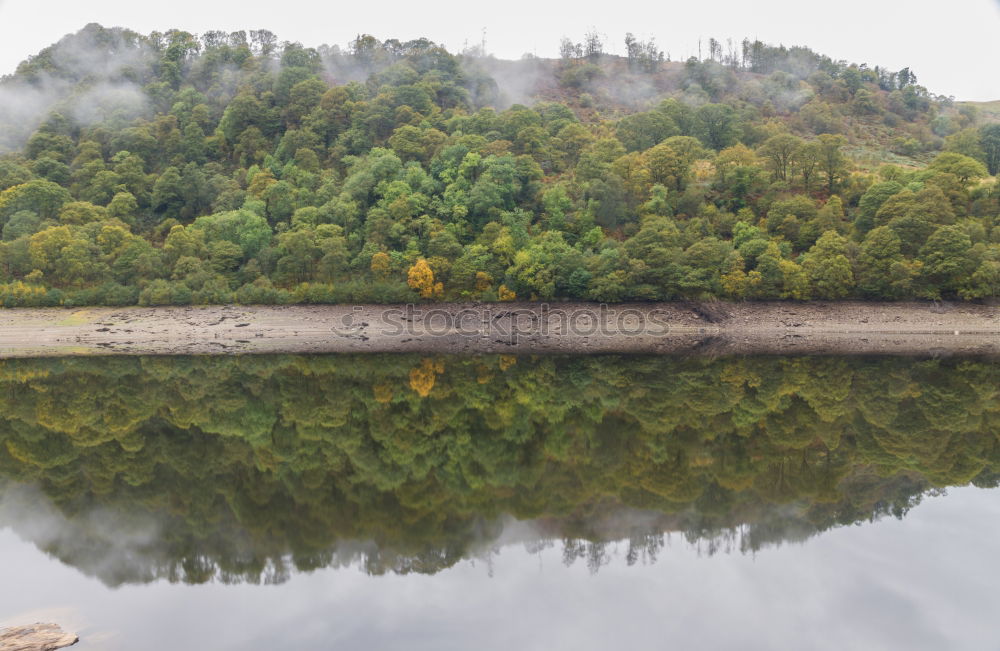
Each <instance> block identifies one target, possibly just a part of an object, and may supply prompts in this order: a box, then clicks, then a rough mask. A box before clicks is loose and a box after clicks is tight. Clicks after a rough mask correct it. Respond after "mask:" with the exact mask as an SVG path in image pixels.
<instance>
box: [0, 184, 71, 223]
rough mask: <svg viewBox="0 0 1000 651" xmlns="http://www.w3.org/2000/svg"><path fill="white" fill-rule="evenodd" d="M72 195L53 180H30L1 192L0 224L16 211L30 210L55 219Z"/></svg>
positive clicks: (41, 216) (5, 221)
mask: <svg viewBox="0 0 1000 651" xmlns="http://www.w3.org/2000/svg"><path fill="white" fill-rule="evenodd" d="M71 199H72V195H70V193H69V192H68V191H67V190H66V189H65V188H62V187H60V186H58V185H56V184H55V183H53V182H51V181H40V180H34V181H28V182H27V183H22V184H20V185H15V186H12V187H10V188H7V189H6V190H4V191H3V192H0V225H3V224H6V223H7V220H8V219H10V217H11V216H12V215H14V213H17V212H20V211H22V210H30V211H31V212H33V213H35V214H36V215H38V216H39V217H40V218H42V219H53V218H55V217H56V215H58V214H59V210H60V209H61V208H62V206H63V204H65V203H67V202H69V201H70V200H71Z"/></svg>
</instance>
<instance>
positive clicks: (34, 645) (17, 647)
mask: <svg viewBox="0 0 1000 651" xmlns="http://www.w3.org/2000/svg"><path fill="white" fill-rule="evenodd" d="M79 641H80V638H78V637H77V636H75V635H72V634H70V633H64V632H63V630H62V629H61V628H59V626H58V625H56V624H41V623H37V624H29V625H28V626H13V627H11V628H0V651H53V650H54V649H62V648H63V647H67V646H73V645H74V644H76V643H77V642H79Z"/></svg>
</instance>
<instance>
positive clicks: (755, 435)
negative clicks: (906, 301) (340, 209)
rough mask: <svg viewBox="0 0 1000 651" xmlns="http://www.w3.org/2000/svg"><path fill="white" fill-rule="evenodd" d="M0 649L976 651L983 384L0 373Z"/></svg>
mask: <svg viewBox="0 0 1000 651" xmlns="http://www.w3.org/2000/svg"><path fill="white" fill-rule="evenodd" d="M0 418H2V421H0V623H2V622H8V623H10V622H17V623H25V622H26V621H35V620H51V621H58V622H59V623H61V624H63V625H64V627H66V628H70V629H73V630H75V631H77V632H79V633H80V635H81V637H82V639H83V642H82V644H81V645H80V647H78V648H81V649H136V648H142V649H152V650H159V649H164V650H166V649H182V648H183V649H274V648H290V649H291V648H294V649H330V648H337V649H353V648H385V649H468V648H479V649H574V650H577V649H606V648H639V647H642V648H662V647H672V648H686V649H699V648H705V649H713V648H720V647H725V646H731V647H737V646H738V647H740V648H761V649H769V648H829V649H844V648H867V649H882V648H884V649H896V648H900V649H903V648H905V649H914V648H927V649H941V648H960V649H964V648H968V649H984V648H986V649H1000V634H998V633H997V624H996V616H995V613H996V612H998V611H1000V592H998V591H997V590H996V589H995V579H994V577H995V576H996V574H997V570H998V569H1000V568H998V563H997V560H996V559H997V557H998V551H1000V542H997V541H1000V494H998V493H997V491H996V490H995V489H994V487H995V486H996V485H998V483H1000V365H998V364H997V363H996V362H995V361H988V360H960V359H923V360H917V359H903V358H891V359H888V358H886V359H882V358H879V359H859V358H851V359H846V358H781V357H766V358H722V359H679V358H662V357H661V358H651V357H543V358H530V357H517V358H515V357H465V358H457V357H455V358H452V357H435V358H422V357H409V356H358V357H349V356H323V357H302V356H274V357H238V358H236V357H227V358H210V357H193V358H122V357H119V358H103V359H84V358H75V359H53V360H13V361H6V362H0Z"/></svg>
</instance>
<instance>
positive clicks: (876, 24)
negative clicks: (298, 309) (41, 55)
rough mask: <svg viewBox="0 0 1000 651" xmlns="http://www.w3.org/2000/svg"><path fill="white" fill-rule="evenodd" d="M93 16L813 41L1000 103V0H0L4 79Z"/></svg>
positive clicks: (490, 41)
mask: <svg viewBox="0 0 1000 651" xmlns="http://www.w3.org/2000/svg"><path fill="white" fill-rule="evenodd" d="M89 22H98V23H101V24H102V25H105V26H109V27H110V26H123V27H129V28H132V29H134V30H137V31H140V32H143V33H148V32H150V31H153V30H160V31H164V30H167V29H170V28H180V29H185V30H188V31H191V32H196V33H201V32H204V31H206V30H210V29H222V30H226V31H232V30H238V29H258V28H266V29H270V30H271V31H272V32H274V33H276V34H277V35H278V37H279V38H280V39H282V40H291V41H300V42H301V43H303V44H304V45H308V46H315V45H319V44H321V43H329V44H341V45H342V44H345V43H347V42H348V41H349V40H350V39H352V38H353V37H354V36H355V35H356V34H357V33H359V32H368V33H371V34H374V35H375V36H377V37H379V38H382V39H385V38H399V39H400V40H405V39H410V38H416V37H420V36H426V37H427V38H430V39H431V40H434V41H437V42H439V43H442V44H444V45H446V46H447V47H448V48H449V49H451V50H452V51H456V50H460V49H461V48H462V46H463V44H465V43H469V44H476V43H479V41H480V40H481V39H482V32H483V29H484V28H486V30H487V31H486V46H487V50H488V51H489V52H491V53H493V54H495V55H497V56H499V57H503V58H517V57H520V56H521V55H522V54H524V53H527V52H530V53H534V54H537V55H538V56H543V57H551V56H556V55H557V50H558V45H559V39H560V38H561V37H562V36H564V35H565V36H569V37H571V38H574V39H576V40H579V39H581V37H582V35H583V34H584V33H585V32H586V31H588V30H589V29H590V28H592V27H595V28H596V29H597V31H598V32H600V33H604V34H606V35H607V39H606V41H607V49H608V50H609V51H611V52H621V51H622V50H623V45H622V39H623V37H624V34H625V32H627V31H632V32H635V33H636V35H638V36H640V37H642V38H648V37H650V36H652V37H655V38H656V41H657V43H658V44H659V45H660V47H661V48H662V49H664V50H665V51H667V52H669V53H670V55H671V57H672V58H673V59H675V60H677V59H683V58H686V57H687V56H690V55H691V54H693V53H696V52H697V48H698V45H697V44H698V39H699V37H701V38H704V39H706V40H707V39H708V37H709V36H714V37H716V38H718V39H720V40H722V41H725V39H726V38H733V39H734V40H741V39H742V38H743V37H744V36H749V37H751V38H754V37H756V38H759V39H761V40H763V41H767V42H772V43H784V44H786V45H808V46H810V47H812V48H813V49H814V50H817V51H819V52H822V53H824V54H828V55H830V56H832V57H834V58H836V59H847V60H850V61H856V62H859V63H861V62H867V63H869V64H871V65H876V64H878V65H883V66H886V67H889V68H892V69H899V68H903V67H906V66H909V67H911V68H912V69H913V70H914V71H915V72H916V73H917V75H918V77H919V82H920V83H921V84H923V85H925V86H927V87H928V88H929V89H930V90H931V91H932V92H934V93H938V94H942V95H954V96H955V97H957V98H958V99H966V100H996V99H1000V75H997V74H996V73H995V70H994V68H995V64H996V61H997V50H996V38H997V34H998V33H1000V0H959V1H957V2H940V1H939V0H839V1H837V2H829V3H807V2H803V0H754V1H748V0H714V1H713V0H709V1H707V2H705V1H686V2H662V3H656V4H655V5H653V4H652V3H649V4H647V3H629V4H624V3H619V2H607V1H606V0H602V1H600V2H598V1H597V0H548V1H547V2H544V1H539V0H504V1H503V2H493V3H473V2H470V1H469V0H408V1H406V2H402V1H399V0H382V1H362V2H352V1H348V2H317V1H316V0H282V1H281V2H275V1H274V0H238V1H235V0H171V1H170V2H141V1H139V0H86V1H84V2H81V1H79V0H0V74H6V73H9V72H12V71H13V70H14V68H15V67H16V66H17V64H18V63H19V62H20V61H21V60H23V59H24V58H26V57H27V56H28V55H29V54H33V53H35V52H37V51H38V50H39V49H41V48H43V47H45V46H46V45H49V44H51V43H53V42H55V41H57V40H58V39H59V38H60V37H62V36H63V35H64V34H67V33H69V32H74V31H76V30H78V29H80V28H81V27H83V26H84V25H85V24H87V23H89Z"/></svg>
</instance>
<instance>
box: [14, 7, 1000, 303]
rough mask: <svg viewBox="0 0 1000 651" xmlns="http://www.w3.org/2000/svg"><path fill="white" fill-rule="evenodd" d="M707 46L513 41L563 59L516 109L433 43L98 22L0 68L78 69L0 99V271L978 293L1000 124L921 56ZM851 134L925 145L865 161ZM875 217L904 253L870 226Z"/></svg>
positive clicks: (545, 291) (165, 291) (307, 290)
mask: <svg viewBox="0 0 1000 651" xmlns="http://www.w3.org/2000/svg"><path fill="white" fill-rule="evenodd" d="M723 49H724V48H723V46H722V44H721V43H719V42H718V41H715V40H714V39H712V40H710V42H709V52H708V57H707V58H706V59H704V60H699V59H697V58H692V59H691V60H689V61H687V62H684V63H675V62H670V61H669V57H664V53H663V52H662V51H660V50H659V49H658V48H657V47H656V45H655V43H654V42H653V41H651V40H650V41H639V40H637V39H636V38H635V37H634V36H633V35H631V34H629V35H628V36H627V37H626V50H627V56H626V57H624V58H618V57H615V56H612V55H610V54H608V53H606V52H605V51H604V44H603V42H602V38H601V37H599V36H598V35H597V33H596V32H592V33H590V34H588V35H587V36H586V38H585V39H584V41H583V42H582V43H581V44H579V45H577V44H574V43H573V42H572V41H570V40H568V39H567V40H566V41H565V42H564V47H563V48H562V53H563V57H562V59H561V60H559V61H542V60H532V61H526V62H520V63H518V64H516V65H519V66H529V65H530V66H534V68H533V72H532V75H531V76H532V77H533V78H537V79H539V80H541V81H539V83H540V84H541V86H540V88H541V87H542V86H544V83H543V81H544V80H545V79H548V78H551V79H552V80H555V79H558V80H559V82H560V83H559V86H560V90H559V91H558V95H557V96H555V97H548V96H547V100H546V101H541V100H538V101H536V102H535V103H534V104H533V105H531V106H526V105H522V104H513V105H510V104H509V103H506V102H504V101H503V97H502V96H503V89H502V88H500V86H499V85H498V84H497V82H496V81H495V80H493V79H492V78H490V76H489V75H488V74H487V72H486V70H487V69H488V68H489V66H487V65H486V62H485V60H484V59H483V58H482V56H481V55H482V54H483V53H480V54H479V55H476V54H475V53H466V54H463V55H452V54H450V53H448V52H447V51H446V50H444V49H443V48H442V47H440V46H438V45H436V44H434V43H432V42H430V41H427V40H425V39H419V40H415V41H409V42H406V43H400V42H398V41H395V40H388V41H384V42H380V41H378V40H376V39H374V38H373V37H371V36H367V35H362V36H359V37H358V39H357V40H356V41H355V42H353V43H352V44H351V46H350V47H349V48H348V49H346V50H341V49H340V48H330V47H326V46H324V47H321V48H317V49H312V48H304V47H302V46H301V45H299V44H296V43H283V44H280V45H279V44H278V42H277V39H276V37H275V36H274V35H273V34H270V32H267V31H266V30H260V31H256V32H252V33H251V34H250V35H249V36H248V35H247V34H246V33H244V32H234V33H231V34H225V33H222V32H209V33H207V34H204V35H202V37H201V38H198V37H196V36H195V35H192V34H189V33H187V32H182V31H176V30H175V31H170V32H167V33H154V34H150V35H148V36H143V35H140V34H137V33H134V32H130V31H128V30H121V29H105V28H103V27H100V26H99V25H89V26H87V27H86V28H85V29H84V30H82V31H81V32H79V33H78V34H75V35H71V36H68V37H66V38H65V39H63V40H62V41H60V42H59V43H57V44H55V45H53V46H52V47H50V48H46V49H45V50H43V51H42V52H41V53H39V55H38V56H36V57H33V58H31V59H29V60H28V61H26V62H25V63H23V64H22V65H21V66H20V67H19V69H18V73H17V74H15V75H13V76H11V77H9V78H7V79H5V80H3V81H2V82H0V86H2V87H3V89H4V92H5V97H20V95H18V93H24V94H25V95H24V97H26V98H27V97H29V96H30V97H34V95H32V93H36V92H38V91H37V89H38V88H42V87H53V88H66V89H69V90H68V91H67V94H66V95H65V96H64V97H63V96H61V98H60V99H59V100H58V101H53V102H51V103H50V104H49V105H46V110H45V111H43V112H41V113H40V114H39V115H38V116H25V115H21V114H18V113H17V111H16V109H17V106H15V105H14V104H17V103H12V104H11V105H10V106H4V107H0V133H2V134H4V135H3V137H2V138H0V140H2V142H0V146H3V147H6V148H7V149H9V150H10V151H8V153H6V154H4V155H3V156H0V231H2V241H0V284H2V285H4V286H7V287H8V288H9V289H8V291H7V294H6V295H7V296H9V299H8V303H9V304H15V305H49V304H53V302H55V304H74V305H78V304H87V303H102V302H114V304H121V302H122V301H126V302H127V301H132V302H139V303H141V304H149V305H158V304H187V303H220V302H221V303H225V302H232V301H238V302H257V301H260V302H268V303H282V302H289V301H308V302H328V301H336V300H363V301H376V302H377V301H386V300H402V301H407V300H417V299H422V300H438V299H449V300H488V301H496V300H510V299H511V298H512V297H514V296H521V297H524V298H532V297H534V298H545V299H596V300H607V301H627V300H654V299H659V300H665V299H666V300H672V299H684V298H711V297H726V298H735V299H795V300H804V299H808V298H811V297H825V298H847V297H865V298H873V299H878V298H881V299H905V298H915V297H949V298H967V299H976V298H987V297H990V296H992V295H994V291H995V289H994V287H995V283H994V281H993V280H992V279H993V277H994V275H995V272H994V267H995V264H996V263H997V260H998V258H1000V249H998V247H1000V221H998V219H1000V216H998V215H1000V205H998V200H1000V192H997V190H996V188H995V187H994V186H995V182H993V181H991V180H989V178H988V175H989V174H995V173H996V171H997V165H998V161H1000V158H998V156H1000V153H998V152H1000V135H998V134H1000V132H998V131H997V129H998V128H1000V127H998V126H997V125H992V124H982V125H977V124H976V121H975V116H974V115H972V114H970V113H969V112H968V111H964V110H963V109H957V110H956V109H955V108H954V107H952V106H951V105H950V103H949V102H945V101H939V99H938V98H935V97H934V96H932V95H930V94H929V93H928V92H927V90H926V89H924V88H923V87H921V86H918V85H917V83H916V76H915V75H914V74H913V73H912V71H910V70H909V69H904V70H903V71H900V72H899V73H892V72H889V71H887V70H884V69H881V68H875V69H869V68H867V67H865V66H860V67H859V66H853V65H848V64H846V63H842V62H835V61H832V60H830V59H829V58H827V57H823V56H820V55H818V54H816V53H814V52H812V51H810V50H808V49H806V48H784V47H772V46H768V45H766V44H763V43H760V42H751V41H744V42H743V43H741V44H734V43H730V44H729V48H728V51H727V52H724V51H723ZM67 52H74V53H77V54H79V53H81V52H83V53H86V54H87V55H88V57H93V58H94V61H96V62H97V63H95V64H94V65H93V66H91V68H92V70H90V71H89V73H88V70H85V69H83V68H87V66H81V65H74V64H73V63H72V59H73V57H69V56H67ZM88 60H89V59H88ZM98 63H99V64H100V65H98ZM95 71H98V72H95ZM95 74H96V75H98V76H100V75H105V76H106V77H107V79H103V77H102V78H101V80H98V81H101V83H98V81H95V77H94V76H93V75H95ZM54 79H58V80H59V83H58V84H56V83H48V82H51V81H52V80H54ZM348 79H353V80H356V81H348V82H346V83H344V80H348ZM334 80H336V81H334ZM104 82H106V83H104ZM102 83H103V85H104V86H110V87H114V88H118V89H125V90H121V92H116V93H112V94H111V95H114V96H113V97H112V96H110V95H109V96H107V97H105V96H104V95H101V94H100V93H99V92H98V91H97V90H95V88H101V87H103V86H102ZM33 89H34V90H33ZM70 90H71V91H72V92H69V91H70ZM8 91H9V93H8ZM126 91H127V92H126ZM95 93H96V94H95ZM124 96H128V97H131V98H132V100H131V104H128V103H126V104H122V103H121V101H122V97H124ZM616 98H617V99H616ZM535 99H538V98H535ZM595 102H597V103H598V104H599V105H598V106H595V104H594V103H595ZM616 102H617V103H616ZM36 117H37V119H35V118H36ZM29 118H30V119H29ZM32 120H34V121H32ZM26 125H30V127H29V128H28V130H25V128H26ZM866 134H876V136H873V137H876V138H877V139H880V140H879V142H880V143H881V144H880V145H879V146H881V147H883V148H885V147H888V146H890V143H891V142H893V141H902V142H903V144H905V148H906V149H907V151H909V152H910V153H911V154H912V155H913V156H914V157H915V158H914V159H911V160H908V161H907V162H908V164H909V166H908V167H906V168H902V167H885V168H883V169H882V170H880V171H879V174H872V173H870V172H869V171H868V170H870V167H869V165H868V162H867V161H866V160H864V158H863V156H862V157H857V156H856V153H857V151H858V150H859V149H863V148H864V147H863V146H868V144H870V143H869V141H868V140H866V139H867V138H868V135H866ZM866 143H868V144H866ZM940 148H944V149H945V151H944V152H943V153H940V154H939V155H937V156H936V157H935V156H933V155H932V154H931V152H933V151H934V150H935V149H940ZM911 150H912V151H911ZM926 163H929V164H926ZM959 221H961V224H959ZM739 223H743V224H745V225H748V226H753V227H755V228H762V229H763V230H762V231H761V232H759V233H758V234H757V235H756V236H755V237H753V238H750V241H737V238H736V236H735V235H734V229H735V226H736V225H737V224H739ZM953 226H955V227H957V228H959V229H960V230H961V231H962V232H964V233H966V234H967V235H968V239H963V238H962V237H960V236H959V234H958V232H957V231H955V230H954V229H953V230H949V231H946V232H942V233H940V234H938V232H939V230H940V229H941V228H943V227H953ZM881 227H887V228H889V229H890V230H891V231H892V234H893V235H894V236H895V237H896V238H898V240H899V250H898V251H895V248H894V246H893V245H889V246H888V247H886V246H883V245H884V244H887V242H886V238H887V237H888V236H887V234H886V233H885V232H884V231H879V233H880V234H879V236H878V239H879V242H881V244H880V245H876V244H875V242H872V243H870V244H871V246H867V247H866V246H865V245H864V244H865V242H866V241H867V240H866V238H867V237H868V235H869V234H870V233H872V232H874V231H876V230H878V229H879V228H881ZM831 231H832V232H835V233H836V235H837V236H838V237H839V238H841V239H842V240H843V242H840V243H838V245H837V247H835V248H836V249H837V253H835V254H834V253H831V249H830V247H829V246H828V245H829V244H830V241H829V240H823V238H824V237H826V236H825V235H824V234H825V233H828V232H831ZM890 239H891V238H890ZM838 242H839V240H838ZM772 245H773V246H772ZM816 247H819V249H816ZM883 254H885V255H888V256H889V257H888V258H884V257H879V256H882V255H883ZM876 269H878V270H879V273H882V274H883V276H882V277H881V279H876V278H875V276H874V275H873V274H874V273H875V270H876ZM885 274H888V275H885ZM29 278H30V280H29ZM28 287H30V288H31V289H30V290H29V289H27V288H28ZM348 297H351V298H350V299H348Z"/></svg>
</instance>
